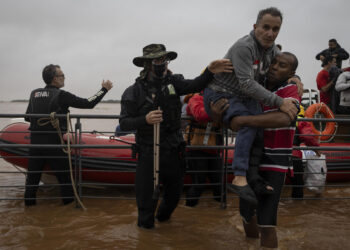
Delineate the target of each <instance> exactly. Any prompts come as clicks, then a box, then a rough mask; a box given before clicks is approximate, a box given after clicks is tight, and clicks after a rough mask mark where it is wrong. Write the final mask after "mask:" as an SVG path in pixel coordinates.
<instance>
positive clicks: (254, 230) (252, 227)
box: [243, 216, 259, 239]
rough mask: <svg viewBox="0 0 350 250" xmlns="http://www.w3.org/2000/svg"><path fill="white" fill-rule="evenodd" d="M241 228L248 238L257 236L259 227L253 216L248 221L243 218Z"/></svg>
mask: <svg viewBox="0 0 350 250" xmlns="http://www.w3.org/2000/svg"><path fill="white" fill-rule="evenodd" d="M243 228H244V232H245V235H246V236H247V237H248V238H256V239H257V238H259V229H258V224H257V220H256V216H253V217H252V218H251V220H250V221H249V222H248V223H247V222H245V221H244V220H243Z"/></svg>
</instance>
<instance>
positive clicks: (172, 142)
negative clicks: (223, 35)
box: [119, 44, 233, 229]
mask: <svg viewBox="0 0 350 250" xmlns="http://www.w3.org/2000/svg"><path fill="white" fill-rule="evenodd" d="M176 57H177V53H176V52H173V51H167V50H166V48H165V46H164V45H163V44H150V45H147V46H146V47H144V48H143V55H142V56H139V57H135V58H134V59H133V63H134V64H135V65H136V66H138V67H142V68H143V70H142V71H141V72H140V76H139V77H138V78H137V79H136V82H135V83H134V84H133V85H131V86H130V87H128V88H127V89H126V90H125V92H124V93H123V96H122V100H121V112H120V115H121V117H120V120H119V123H120V127H121V129H122V130H125V131H131V130H136V143H137V146H138V147H137V148H138V165H137V168H136V180H135V186H136V201H137V207H138V222H137V225H138V226H139V227H141V228H147V229H151V228H153V227H154V218H155V212H156V210H157V202H158V197H157V196H155V195H153V194H154V180H153V179H154V178H153V140H154V134H153V129H154V128H153V125H154V124H158V123H160V142H159V146H160V155H159V168H160V169H159V178H160V181H161V182H162V184H163V191H164V193H163V199H162V202H161V204H160V205H159V207H158V210H157V214H156V218H157V220H158V221H159V222H163V221H167V220H169V219H170V216H171V214H172V212H173V211H174V209H175V208H176V206H177V204H178V202H179V199H180V195H181V191H182V186H183V164H182V160H181V156H180V154H181V150H182V149H181V147H183V138H182V135H181V131H180V122H181V120H180V119H181V102H180V96H181V95H186V94H188V93H195V92H199V91H201V90H202V89H203V88H205V87H206V86H207V85H208V83H209V82H210V81H211V80H212V78H213V75H214V74H215V73H220V72H232V70H233V68H232V65H231V62H230V61H229V60H225V59H222V60H216V61H213V62H212V63H210V64H209V66H208V67H207V68H206V69H205V70H204V72H203V73H202V74H201V75H200V76H198V77H197V78H195V79H193V80H186V79H184V77H183V76H182V75H178V74H172V73H171V71H170V70H168V64H169V63H170V61H171V60H174V59H175V58H176ZM198 71H199V70H198Z"/></svg>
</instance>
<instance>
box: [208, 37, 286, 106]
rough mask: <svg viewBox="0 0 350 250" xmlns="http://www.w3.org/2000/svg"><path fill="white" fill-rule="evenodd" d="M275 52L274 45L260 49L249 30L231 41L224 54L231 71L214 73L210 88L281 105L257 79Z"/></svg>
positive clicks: (281, 100) (262, 74) (266, 68)
mask: <svg viewBox="0 0 350 250" xmlns="http://www.w3.org/2000/svg"><path fill="white" fill-rule="evenodd" d="M278 53H280V51H279V49H278V48H277V47H276V46H275V45H273V46H272V47H271V48H269V49H267V50H265V49H263V48H262V47H261V45H260V44H259V43H258V41H257V40H256V38H255V36H254V31H251V32H250V34H249V35H247V36H244V37H242V38H241V39H239V40H238V41H237V42H236V43H235V44H233V45H232V47H231V48H230V49H229V50H228V52H227V54H226V55H225V57H224V58H227V59H230V60H231V62H232V64H233V67H234V72H233V73H220V74H215V76H214V79H213V81H212V82H211V83H210V84H209V88H211V89H213V90H215V91H218V92H224V93H228V94H231V95H233V96H239V97H241V98H253V99H255V100H257V101H259V102H261V103H262V104H264V105H267V106H277V107H280V106H281V105H282V102H283V98H281V97H279V96H277V95H276V94H274V93H271V92H270V91H269V90H267V89H266V88H264V86H262V85H261V84H260V83H259V82H262V80H263V79H264V77H265V74H266V72H267V71H268V69H269V67H270V64H271V61H272V59H273V58H274V57H275V55H276V54H278Z"/></svg>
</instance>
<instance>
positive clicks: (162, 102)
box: [137, 75, 182, 144]
mask: <svg viewBox="0 0 350 250" xmlns="http://www.w3.org/2000/svg"><path fill="white" fill-rule="evenodd" d="M178 77H180V76H177V75H172V76H169V77H168V78H166V79H165V80H164V81H163V82H162V83H159V85H157V84H154V85H153V86H152V84H150V83H148V82H146V81H143V82H141V85H142V88H143V91H142V92H143V93H141V95H140V96H139V99H138V101H139V104H138V111H139V114H140V115H146V114H148V113H149V112H150V111H152V110H156V109H158V107H160V109H161V110H162V111H163V122H162V123H161V124H160V134H161V141H162V139H166V138H165V137H166V135H169V134H173V133H179V131H180V128H181V107H182V104H181V101H180V97H179V96H178V94H177V92H176V89H175V87H174V85H173V82H174V81H176V79H177V78H178ZM142 95H143V96H142ZM162 135H164V136H162ZM150 137H152V140H153V126H152V125H146V126H143V127H142V128H139V129H138V130H137V139H138V142H142V143H145V141H149V139H150ZM146 138H147V139H146ZM145 139H146V140H145ZM147 144H149V143H147Z"/></svg>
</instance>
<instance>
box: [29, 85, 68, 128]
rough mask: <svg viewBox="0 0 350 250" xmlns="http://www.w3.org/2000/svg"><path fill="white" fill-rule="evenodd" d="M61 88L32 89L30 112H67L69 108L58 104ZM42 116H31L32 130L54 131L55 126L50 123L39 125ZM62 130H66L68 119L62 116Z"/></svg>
mask: <svg viewBox="0 0 350 250" xmlns="http://www.w3.org/2000/svg"><path fill="white" fill-rule="evenodd" d="M59 93H60V90H59V89H57V88H39V89H35V90H33V91H32V93H31V95H30V99H29V107H28V111H27V113H28V114H50V113H51V112H56V113H57V114H65V113H67V112H68V110H62V109H61V107H60V106H59V104H58V97H59ZM39 119H40V118H34V117H31V118H30V127H29V129H30V130H32V131H53V130H55V128H54V127H53V126H52V125H51V123H48V124H47V125H45V126H39V125H38V120H39ZM59 120H60V128H61V130H63V131H65V130H66V119H65V118H60V119H59Z"/></svg>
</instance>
